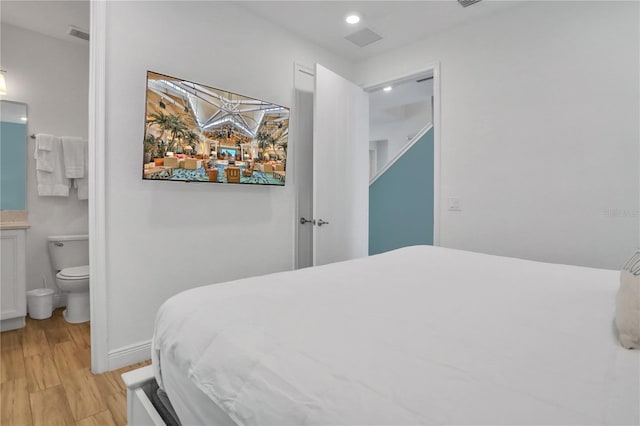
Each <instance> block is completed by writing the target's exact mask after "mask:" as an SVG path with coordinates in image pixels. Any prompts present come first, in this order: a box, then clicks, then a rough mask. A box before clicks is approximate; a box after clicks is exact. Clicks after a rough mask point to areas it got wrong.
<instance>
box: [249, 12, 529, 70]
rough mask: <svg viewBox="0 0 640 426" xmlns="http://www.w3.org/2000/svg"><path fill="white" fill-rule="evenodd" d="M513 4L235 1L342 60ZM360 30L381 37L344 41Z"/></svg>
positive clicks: (374, 52) (361, 57) (395, 45)
mask: <svg viewBox="0 0 640 426" xmlns="http://www.w3.org/2000/svg"><path fill="white" fill-rule="evenodd" d="M517 3H518V1H516V0H514V1H496V0H483V1H481V2H479V3H476V4H474V5H471V6H469V7H466V8H463V7H462V6H460V5H459V4H458V2H457V1H456V0H422V1H399V0H398V1H246V2H245V1H243V2H239V3H238V4H239V5H240V6H241V7H244V8H245V9H247V10H249V11H251V12H253V13H254V14H256V15H259V16H261V17H263V18H264V19H266V20H268V21H270V22H272V23H274V24H276V25H278V26H281V27H283V28H286V29H287V30H289V31H291V32H293V33H295V34H297V35H299V36H301V37H303V38H306V39H307V40H309V41H311V42H313V43H315V44H317V45H320V46H322V47H324V48H326V49H327V50H330V51H332V52H334V53H335V54H337V55H339V56H341V57H343V58H346V59H348V60H353V59H356V60H364V59H367V58H370V57H372V56H375V55H378V54H380V53H382V52H385V51H387V50H390V49H395V48H398V47H401V46H404V45H407V44H409V43H411V42H412V41H415V40H420V39H424V38H427V37H429V36H431V35H433V34H435V33H438V32H441V31H443V30H445V29H447V28H450V27H453V26H456V25H459V24H461V23H463V22H465V21H468V20H471V19H476V18H479V17H481V16H484V15H489V14H493V13H497V12H499V11H501V10H503V9H505V8H508V7H512V6H513V5H515V4H517ZM351 13H357V14H358V15H359V16H360V17H361V20H360V22H359V23H358V24H355V25H350V24H347V23H346V22H345V18H346V16H347V15H349V14H351ZM363 28H370V29H371V30H373V31H374V32H376V33H377V34H379V35H381V36H382V40H379V41H376V42H374V43H372V44H370V45H368V46H365V47H362V48H361V47H358V46H356V45H355V44H353V43H351V42H350V41H347V40H345V39H344V37H345V36H347V35H349V34H352V33H354V32H356V31H358V30H361V29H363Z"/></svg>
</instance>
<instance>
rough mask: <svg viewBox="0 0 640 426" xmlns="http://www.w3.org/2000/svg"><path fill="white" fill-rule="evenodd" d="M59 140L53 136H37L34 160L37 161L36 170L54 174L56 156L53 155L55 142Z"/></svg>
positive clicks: (40, 134)
mask: <svg viewBox="0 0 640 426" xmlns="http://www.w3.org/2000/svg"><path fill="white" fill-rule="evenodd" d="M56 139H57V138H56V137H55V136H53V135H45V134H42V133H39V134H37V135H36V147H35V151H34V153H33V158H35V160H36V170H42V171H43V172H52V171H53V168H54V167H55V154H54V153H53V146H54V141H55V140H56Z"/></svg>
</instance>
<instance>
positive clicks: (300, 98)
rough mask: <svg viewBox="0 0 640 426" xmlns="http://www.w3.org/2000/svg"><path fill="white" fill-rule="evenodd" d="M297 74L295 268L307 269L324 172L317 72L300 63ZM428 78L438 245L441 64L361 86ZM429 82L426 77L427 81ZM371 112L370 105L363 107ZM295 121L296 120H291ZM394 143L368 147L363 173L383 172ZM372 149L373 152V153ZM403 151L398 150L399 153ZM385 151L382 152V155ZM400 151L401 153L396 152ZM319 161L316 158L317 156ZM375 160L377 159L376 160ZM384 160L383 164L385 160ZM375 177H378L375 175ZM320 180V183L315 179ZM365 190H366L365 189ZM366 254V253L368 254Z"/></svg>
mask: <svg viewBox="0 0 640 426" xmlns="http://www.w3.org/2000/svg"><path fill="white" fill-rule="evenodd" d="M294 73H295V77H294V85H295V96H294V97H295V101H294V109H293V111H295V112H294V114H295V117H296V118H295V121H296V123H297V125H296V127H297V128H296V130H295V132H296V133H295V134H296V148H295V159H296V165H295V185H296V188H295V193H296V199H297V202H296V215H295V219H296V221H295V224H294V226H295V228H294V229H295V232H294V244H295V251H294V265H295V268H296V269H297V268H304V267H308V266H313V265H314V262H313V258H314V252H313V251H314V250H313V245H314V229H315V228H317V225H315V224H314V221H315V220H316V219H318V218H315V217H314V215H313V213H314V207H315V206H314V201H313V196H312V193H313V185H314V179H318V178H321V177H322V174H321V173H318V170H314V166H313V164H314V157H313V144H314V132H313V126H314V122H313V113H314V102H315V100H314V93H315V90H316V87H315V82H314V79H315V75H314V70H313V69H312V68H310V67H305V66H303V65H300V64H296V65H295V71H294ZM422 79H427V80H430V81H431V83H430V84H432V87H433V89H432V92H433V98H432V99H431V98H430V97H425V99H424V102H423V103H426V104H428V105H429V106H430V111H431V112H430V116H431V117H432V119H431V121H432V122H433V125H432V126H431V127H432V129H431V131H432V133H431V135H432V138H433V141H434V142H433V161H432V163H433V179H434V184H433V197H432V199H433V244H434V245H437V244H438V241H439V235H438V222H439V214H438V204H439V203H438V199H439V116H440V114H439V66H438V64H435V65H431V66H429V67H427V68H425V69H424V70H420V71H419V72H415V73H411V74H408V75H404V76H401V77H399V78H395V79H389V80H387V81H385V82H382V83H379V84H376V85H372V86H369V87H366V88H365V89H362V90H364V91H366V92H367V93H372V92H374V91H377V90H379V89H383V88H384V87H386V86H389V85H397V84H400V83H402V82H405V81H410V80H413V81H414V82H416V81H417V80H422ZM425 81H426V80H425ZM364 108H365V109H366V110H367V111H366V112H367V114H368V112H369V108H368V106H365V107H364ZM408 109H411V107H407V108H404V110H408ZM292 121H293V120H292ZM419 130H420V131H424V130H425V129H419ZM420 131H419V132H415V131H414V132H413V133H414V134H413V135H405V138H406V137H407V136H413V137H418V138H419V137H420V136H423V134H416V133H420ZM368 143H369V142H367V144H368ZM390 146H391V142H390V141H389V140H387V139H378V140H376V141H375V143H373V144H370V145H369V149H366V147H365V150H364V151H363V154H362V156H363V157H362V159H363V162H364V164H365V166H366V169H365V170H363V173H364V176H365V177H367V178H369V177H371V176H370V173H372V170H371V167H372V165H373V164H374V163H375V164H376V174H377V173H379V172H384V171H383V170H382V169H384V165H385V164H387V163H389V161H385V159H386V160H388V159H389V158H394V156H395V155H394V154H392V153H390ZM372 151H373V152H372ZM400 151H402V149H399V150H398V152H400ZM381 154H382V155H381ZM396 154H398V153H396ZM316 160H317V159H316ZM374 160H375V161H374ZM383 161H384V163H383ZM373 177H375V176H373ZM316 183H317V182H316ZM365 191H366V189H365ZM366 199H367V206H368V204H369V201H368V191H367V196H366ZM364 216H366V217H365V218H364V219H363V221H364V220H366V223H367V227H368V221H369V214H368V213H364ZM365 239H367V240H368V236H365ZM365 255H366V254H365Z"/></svg>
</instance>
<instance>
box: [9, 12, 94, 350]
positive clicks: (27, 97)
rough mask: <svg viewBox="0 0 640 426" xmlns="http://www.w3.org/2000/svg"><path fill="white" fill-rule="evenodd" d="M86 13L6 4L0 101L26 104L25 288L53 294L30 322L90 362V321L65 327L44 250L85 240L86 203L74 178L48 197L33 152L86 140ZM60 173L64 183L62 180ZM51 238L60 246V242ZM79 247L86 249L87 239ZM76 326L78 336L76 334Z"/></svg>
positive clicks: (62, 302) (62, 301) (64, 301)
mask: <svg viewBox="0 0 640 426" xmlns="http://www.w3.org/2000/svg"><path fill="white" fill-rule="evenodd" d="M89 15H90V2H89V1H88V0H86V1H73V2H71V1H64V2H21V1H10V2H3V4H2V15H1V17H0V19H1V23H2V25H1V26H0V32H1V37H0V39H1V40H2V69H3V71H5V72H4V73H3V76H4V77H5V82H6V94H5V95H3V97H2V98H3V100H9V101H15V102H22V103H24V104H26V105H28V112H29V113H28V115H25V117H24V122H25V123H26V124H27V138H26V139H27V143H26V153H27V156H26V208H25V209H24V212H25V214H26V217H27V222H28V226H29V227H28V229H27V230H26V245H25V247H26V250H25V263H26V270H25V282H26V290H36V289H42V288H48V289H52V290H54V292H55V294H54V298H53V308H54V311H53V317H52V318H51V319H50V320H45V319H42V320H38V321H40V323H34V324H38V325H39V327H40V328H42V329H45V328H46V329H51V330H57V329H59V330H60V332H59V333H58V334H57V336H58V338H57V339H54V337H53V334H55V333H54V332H50V333H49V334H50V336H46V335H45V336H44V337H45V340H44V341H45V342H46V343H47V344H48V345H49V346H51V350H52V351H53V349H56V351H60V350H62V348H66V349H70V347H69V346H70V345H71V344H74V345H76V347H74V349H78V353H82V354H83V355H82V356H83V357H84V356H86V357H87V359H89V360H90V324H89V322H86V323H83V324H84V325H82V326H80V325H78V326H76V325H75V323H67V322H65V319H64V317H63V315H62V313H63V312H64V310H65V307H66V306H67V305H68V296H67V295H66V294H65V293H64V292H63V291H61V289H60V288H59V287H58V285H57V281H56V280H57V279H58V278H59V276H57V275H58V273H59V271H58V270H56V269H55V268H54V263H53V262H52V259H51V255H50V251H49V238H50V237H71V236H76V237H77V236H85V238H86V236H87V235H88V230H89V214H88V200H87V199H86V198H84V197H83V196H82V195H81V194H80V192H81V191H78V188H77V187H76V186H74V181H73V180H65V181H63V182H62V183H61V184H59V183H56V185H58V184H59V186H57V187H56V188H57V189H56V190H55V191H50V192H47V190H45V188H46V184H44V183H43V182H41V181H40V177H41V176H42V175H41V172H43V169H42V167H43V166H42V164H38V163H37V162H36V160H35V159H34V153H36V151H38V150H37V149H36V148H38V145H37V138H36V136H37V135H44V134H46V135H51V136H55V137H56V138H62V137H75V138H78V139H81V140H83V141H86V140H87V138H88V129H89V119H88V111H87V99H88V93H89V59H90V53H89V42H88V40H87V38H88V37H89V21H90V19H89ZM56 143H57V142H56ZM85 143H86V142H85ZM86 164H87V161H86V159H85V160H84V165H86ZM56 167H57V166H56ZM54 169H55V168H54ZM49 173H53V172H49ZM55 173H57V171H56V172H55ZM39 175H40V176H39ZM62 176H63V177H64V178H65V179H68V178H67V177H66V175H62ZM87 176H88V170H86V169H85V170H83V172H82V176H80V175H76V178H75V179H78V180H79V179H82V178H85V177H87ZM76 183H77V182H76ZM85 188H86V187H85ZM67 190H68V191H67ZM56 241H57V242H58V243H61V244H65V242H64V241H62V240H59V239H58V240H56ZM83 244H84V246H85V247H86V246H88V244H86V240H85V243H83ZM84 250H86V249H84ZM84 255H86V253H84ZM80 262H82V263H84V264H83V265H67V266H73V267H77V266H84V267H85V271H86V269H88V265H87V263H88V261H87V260H80ZM67 272H68V273H70V274H71V273H72V274H73V276H67V278H68V280H67V281H71V280H75V281H76V283H77V281H79V278H80V277H81V275H80V273H82V274H84V275H87V274H88V272H83V271H78V270H74V271H73V272H70V271H67ZM27 321H29V318H27ZM46 321H51V322H50V323H46ZM42 324H44V325H42ZM67 324H71V325H69V326H67ZM27 325H28V324H27ZM81 329H82V333H80V332H79V331H80V330H81ZM83 333H84V334H83ZM45 334H46V333H45ZM82 336H84V337H82ZM41 337H42V336H41ZM56 345H62V346H56Z"/></svg>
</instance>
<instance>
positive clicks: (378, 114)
mask: <svg viewBox="0 0 640 426" xmlns="http://www.w3.org/2000/svg"><path fill="white" fill-rule="evenodd" d="M396 92H398V93H397V94H396ZM432 96H433V80H428V81H424V82H421V83H419V84H416V82H415V79H411V80H410V81H406V82H404V83H400V84H396V85H394V87H393V90H392V91H391V92H384V91H383V90H378V91H376V92H373V93H370V94H369V108H370V114H369V123H370V125H369V140H370V141H371V143H370V144H369V146H370V148H371V149H374V148H377V156H378V158H377V164H378V167H377V169H378V170H382V169H383V168H384V167H385V166H386V165H387V162H388V161H390V160H393V158H394V157H395V156H396V155H397V154H398V153H399V152H400V151H402V149H403V148H405V147H406V146H407V144H408V143H409V141H410V140H411V139H412V138H413V137H414V136H415V135H416V134H417V133H418V132H420V130H422V129H423V128H424V127H425V126H426V125H427V124H429V123H431V122H432V120H433V111H432V107H431V97H432ZM387 97H389V99H387ZM381 141H387V143H386V146H387V149H386V150H385V149H379V147H380V145H383V144H381V143H380V142H381ZM385 151H386V152H385Z"/></svg>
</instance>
